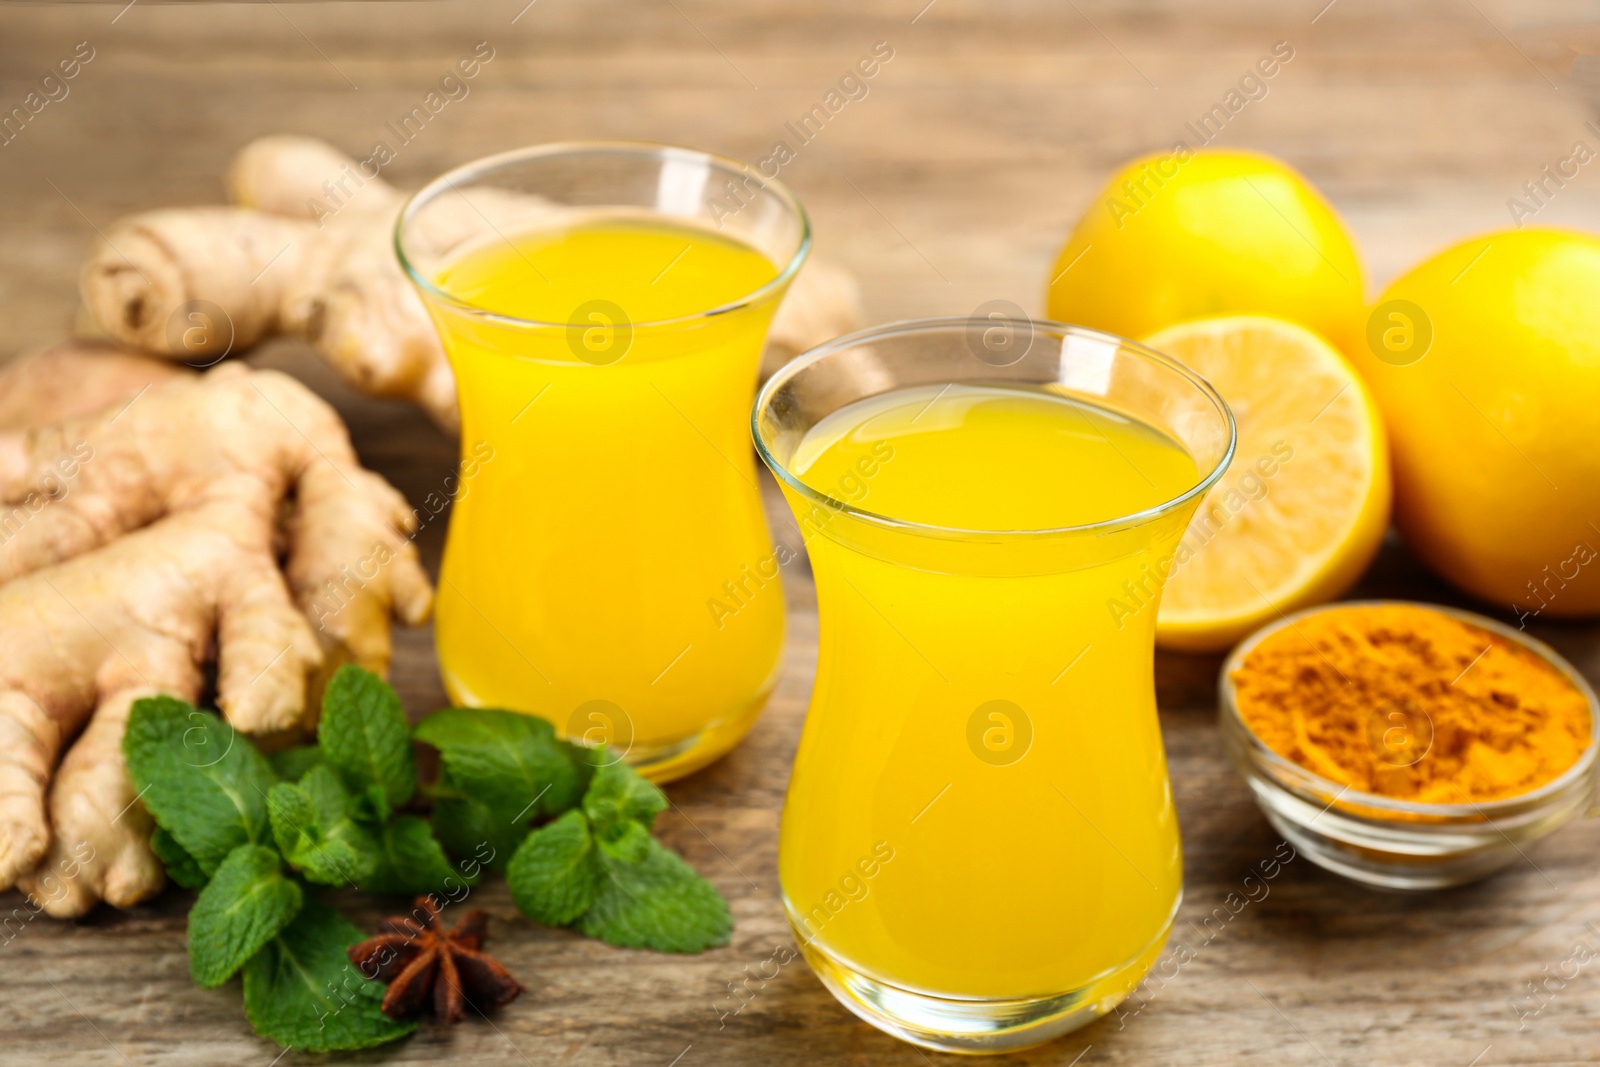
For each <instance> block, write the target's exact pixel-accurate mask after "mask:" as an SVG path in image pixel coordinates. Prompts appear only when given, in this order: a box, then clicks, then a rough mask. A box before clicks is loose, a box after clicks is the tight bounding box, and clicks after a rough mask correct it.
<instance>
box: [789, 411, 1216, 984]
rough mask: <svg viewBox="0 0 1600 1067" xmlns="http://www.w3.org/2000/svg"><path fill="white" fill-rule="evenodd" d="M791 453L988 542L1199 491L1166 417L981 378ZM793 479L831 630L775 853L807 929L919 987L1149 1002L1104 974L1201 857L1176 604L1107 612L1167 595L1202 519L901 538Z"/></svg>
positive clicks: (861, 500) (833, 427) (857, 498)
mask: <svg viewBox="0 0 1600 1067" xmlns="http://www.w3.org/2000/svg"><path fill="white" fill-rule="evenodd" d="M791 467H792V470H793V472H794V473H795V474H796V475H797V476H798V477H799V478H800V480H801V481H803V482H804V483H805V484H806V485H808V486H810V487H812V488H815V489H818V490H820V491H822V492H825V493H828V494H829V495H831V496H833V497H834V498H835V499H844V500H847V501H848V502H850V503H852V504H854V505H855V506H856V507H858V508H861V509H863V510H865V511H868V512H872V513H875V514H877V515H882V516H888V517H891V518H895V519H901V520H906V521H910V522H916V523H923V524H931V525H936V526H943V527H953V528H957V529H965V530H977V531H985V530H989V531H1005V530H1013V531H1014V530H1048V529H1057V528H1060V527H1065V526H1075V525H1082V524H1087V523H1095V522H1101V521H1107V520H1115V519H1118V518H1120V517H1124V516H1129V515H1133V514H1135V513H1138V512H1141V511H1143V510H1145V509H1148V508H1152V507H1155V506H1157V505H1159V504H1162V503H1164V502H1166V501H1169V500H1171V499H1172V498H1174V497H1176V496H1179V495H1181V494H1182V493H1183V492H1184V491H1185V490H1186V489H1188V488H1189V487H1191V486H1193V485H1194V484H1195V482H1196V480H1197V473H1196V466H1195V463H1194V461H1193V459H1192V458H1191V456H1190V455H1189V453H1188V452H1187V451H1186V450H1185V449H1184V448H1182V447H1181V446H1180V445H1179V444H1178V443H1177V442H1175V441H1174V440H1172V439H1171V438H1170V437H1168V436H1166V435H1165V434H1163V433H1161V432H1159V431H1158V430H1156V429H1154V428H1153V427H1151V426H1149V425H1147V424H1145V423H1142V422H1140V421H1137V420H1135V419H1132V418H1129V417H1126V416H1124V415H1122V414H1119V413H1117V412H1115V411H1113V410H1110V409H1108V408H1104V407H1100V406H1097V405H1094V404H1091V403H1087V402H1084V401H1081V400H1077V399H1073V398H1071V397H1069V396H1067V395H1065V394H1064V393H1058V392H1051V391H1047V390H1046V389H1044V388H1036V387H1031V386H999V385H997V386H984V385H970V384H957V385H949V386H943V387H936V386H928V387H916V388H908V389H902V390H897V391H894V392H890V393H887V394H883V395H880V396H877V397H872V398H869V399H866V400H862V401H858V402H856V403H854V404H851V405H849V406H847V407H845V408H843V409H841V410H839V411H837V412H834V413H833V414H831V415H829V416H827V417H826V418H824V419H823V420H822V421H821V422H819V423H818V424H817V425H816V426H815V427H813V428H812V429H811V430H810V431H809V432H808V433H807V435H806V436H805V438H804V439H803V440H802V441H801V442H800V444H799V446H798V448H797V449H796V453H795V455H794V457H793V460H792V464H791ZM788 492H789V496H790V502H791V504H792V505H793V506H794V507H795V510H796V513H797V515H798V516H799V518H800V523H801V528H802V531H803V533H804V534H805V535H806V536H807V538H808V540H807V547H808V551H809V553H810V557H811V560H812V566H813V569H814V571H815V574H816V581H817V597H818V601H819V610H820V613H821V618H822V631H821V647H820V650H819V661H818V665H817V680H816V687H815V690H814V693H813V697H812V703H811V709H810V712H809V714H808V717H807V720H806V727H805V733H804V735H803V739H802V741H801V744H800V749H799V752H798V755H797V757H796V762H795V768H794V775H793V778H792V780H791V783H790V787H789V796H788V801H787V804H786V806H785V809H784V813H783V831H782V844H781V849H780V874H781V878H782V883H783V891H784V896H785V899H786V901H787V904H788V907H789V910H790V915H791V919H792V920H793V922H794V924H795V926H796V929H797V934H798V936H799V937H800V938H801V940H802V941H811V942H813V943H814V945H815V946H816V947H817V948H820V949H822V950H824V951H825V952H826V954H827V955H828V956H830V957H832V959H833V960H834V961H836V962H839V963H842V964H844V965H846V966H848V967H851V968H853V969H855V970H858V971H861V972H864V973H865V974H867V975H869V976H871V977H874V978H876V979H879V980H881V981H886V982H889V983H892V984H895V985H898V986H901V987H904V988H909V989H914V990H920V991H923V992H929V993H936V994H945V995H951V996H958V997H1028V996H1040V995H1055V994H1061V993H1065V992H1070V991H1075V990H1091V991H1092V995H1093V996H1094V998H1095V999H1099V998H1100V997H1103V996H1108V995H1110V996H1114V995H1116V994H1118V993H1122V992H1126V988H1099V989H1097V988H1095V987H1096V984H1097V983H1107V982H1111V981H1112V978H1113V977H1115V978H1116V979H1117V980H1118V981H1120V982H1122V983H1123V985H1124V986H1127V985H1131V984H1132V983H1136V982H1137V981H1138V978H1139V977H1141V976H1142V974H1143V972H1144V970H1146V969H1148V967H1149V966H1150V964H1151V963H1153V962H1154V959H1155V957H1156V955H1157V953H1159V951H1160V948H1161V945H1162V943H1163V941H1164V939H1165V934H1166V931H1167V928H1168V925H1169V922H1170V919H1171V916H1172V914H1173V911H1174V909H1175V907H1176V905H1177V901H1178V898H1179V894H1180V888H1181V880H1182V860H1181V855H1180V850H1179V842H1178V826H1177V820H1176V817H1175V815H1174V812H1173V807H1172V798H1171V791H1170V787H1169V784H1168V779H1167V771H1166V762H1165V756H1164V753H1163V749H1162V744H1161V736H1160V730H1159V726H1158V723H1157V718H1156V709H1155V699H1154V690H1153V680H1152V662H1151V658H1152V642H1153V636H1154V625H1155V615H1156V605H1155V603H1153V602H1152V603H1150V604H1149V606H1148V607H1145V608H1143V609H1142V610H1139V611H1136V612H1133V613H1131V614H1130V613H1128V612H1125V611H1124V612H1120V613H1119V612H1114V611H1113V610H1111V605H1110V603H1109V602H1110V601H1113V600H1119V601H1120V602H1121V603H1123V604H1124V605H1126V604H1127V603H1128V596H1129V594H1128V593H1127V591H1126V589H1125V587H1124V583H1125V582H1131V583H1134V584H1135V585H1143V586H1144V587H1145V588H1146V589H1149V588H1150V587H1151V581H1150V578H1149V574H1150V572H1151V569H1152V567H1153V566H1154V563H1155V561H1156V560H1157V559H1158V558H1159V557H1161V556H1162V555H1164V554H1166V553H1170V552H1171V550H1172V548H1173V546H1174V545H1175V544H1176V542H1177V539H1178V537H1179V536H1180V534H1181V533H1182V529H1183V526H1184V525H1185V524H1186V522H1187V520H1188V514H1189V511H1190V510H1192V508H1188V507H1182V506H1180V507H1176V508H1173V509H1170V510H1168V511H1166V512H1164V513H1162V514H1161V515H1160V516H1159V517H1157V518H1155V519H1152V520H1149V521H1146V522H1143V523H1135V524H1132V525H1131V526H1123V527H1118V528H1117V529H1115V530H1113V531H1111V532H1109V533H1106V532H1081V531H1079V532H1069V533H1064V534H1058V535H1051V536H1041V537H1035V538H1027V539H1021V540H1020V541H1019V540H1012V541H1007V540H1006V539H1003V538H994V537H987V538H986V537H984V536H983V535H982V534H977V535H968V536H965V537H955V538H939V537H931V536H928V535H926V534H924V533H914V532H905V531H897V530H890V529H886V528H885V527H883V526H881V525H877V526H875V525H873V524H871V523H869V522H866V521H863V520H861V519H859V518H856V517H853V516H851V515H850V514H848V513H843V512H838V511H836V510H832V511H830V510H829V509H828V508H826V507H821V508H816V507H813V506H811V505H810V504H809V503H808V502H806V501H804V500H802V498H801V497H800V495H799V494H797V493H794V492H793V491H792V490H788ZM1023 542H1026V543H1023ZM1129 968H1132V971H1133V973H1132V974H1131V977H1130V975H1129V970H1128V969H1129Z"/></svg>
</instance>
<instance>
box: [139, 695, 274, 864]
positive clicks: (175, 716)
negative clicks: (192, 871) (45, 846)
mask: <svg viewBox="0 0 1600 1067" xmlns="http://www.w3.org/2000/svg"><path fill="white" fill-rule="evenodd" d="M122 753H123V760H124V762H126V764H127V767H128V776H129V777H130V778H131V779H132V780H133V783H134V788H135V789H137V790H138V791H139V795H140V797H141V798H142V799H143V801H144V806H145V808H146V809H148V810H149V812H150V815H151V817H152V818H154V819H155V821H156V823H157V824H159V825H160V826H161V827H162V828H163V829H164V830H166V831H167V833H168V834H169V835H171V839H172V841H173V842H175V843H176V844H177V845H178V846H179V847H180V848H181V849H183V851H184V852H186V853H188V854H189V856H190V857H191V858H193V860H194V862H195V865H196V866H197V867H198V868H199V870H200V872H201V873H202V874H204V875H205V876H207V877H210V876H211V875H212V874H213V873H214V872H215V871H216V869H217V867H218V865H220V864H221V863H222V861H223V860H224V859H226V858H227V856H228V854H229V853H230V852H232V851H233V850H234V849H236V848H238V847H239V846H240V845H246V844H253V845H261V844H270V843H271V841H272V831H271V829H270V827H269V825H268V819H267V790H269V789H271V788H272V785H273V783H274V782H276V781H277V777H276V775H274V774H273V773H272V767H271V766H270V765H269V764H268V763H267V761H266V759H265V757H263V756H262V755H261V753H260V752H257V751H256V747H255V746H254V745H252V744H251V743H250V742H249V740H248V739H246V738H245V737H244V736H243V735H242V734H238V733H235V732H234V729H233V727H231V726H229V725H227V724H226V723H224V722H223V721H222V720H221V719H219V718H217V717H216V716H215V715H213V714H211V713H210V712H206V711H199V710H197V709H195V708H193V707H191V706H189V705H188V704H186V703H184V702H183V701H181V700H174V699H173V698H172V697H150V698H146V699H144V700H140V701H137V702H135V704H134V705H133V709H132V711H131V712H130V713H129V715H128V726H127V730H126V731H125V732H124V734H123V738H122Z"/></svg>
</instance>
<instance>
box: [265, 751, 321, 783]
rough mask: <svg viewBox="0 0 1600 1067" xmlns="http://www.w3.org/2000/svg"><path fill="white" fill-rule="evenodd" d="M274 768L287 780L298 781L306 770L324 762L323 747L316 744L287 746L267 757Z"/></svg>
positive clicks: (304, 774)
mask: <svg viewBox="0 0 1600 1067" xmlns="http://www.w3.org/2000/svg"><path fill="white" fill-rule="evenodd" d="M267 762H268V763H270V764H272V769H273V770H274V771H275V772H277V775H278V777H279V778H281V779H282V780H283V781H285V782H298V781H299V780H300V779H302V778H304V777H305V776H306V772H307V771H309V770H310V769H311V768H313V767H315V766H316V765H317V764H319V763H321V762H322V749H320V748H318V747H317V746H316V745H300V746H299V747H297V748H286V749H284V750H283V751H282V752H274V753H273V754H272V755H270V756H268V757H267Z"/></svg>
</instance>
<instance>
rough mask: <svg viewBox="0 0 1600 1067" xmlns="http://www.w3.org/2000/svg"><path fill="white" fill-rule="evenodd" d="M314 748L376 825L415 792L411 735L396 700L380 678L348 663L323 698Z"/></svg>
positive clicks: (415, 778)
mask: <svg viewBox="0 0 1600 1067" xmlns="http://www.w3.org/2000/svg"><path fill="white" fill-rule="evenodd" d="M317 742H318V747H320V748H321V749H322V756H323V759H325V760H326V761H327V762H329V763H331V764H333V766H335V767H337V768H338V769H339V772H340V773H341V774H342V775H344V778H345V781H346V782H347V783H349V785H350V787H351V789H352V790H353V791H355V792H356V793H358V794H360V795H362V796H365V797H367V798H369V802H370V804H371V806H372V807H373V809H374V812H373V813H374V815H375V817H376V819H377V820H378V821H380V822H382V821H384V820H386V819H388V817H389V814H390V813H391V812H393V811H395V810H397V809H399V808H401V807H403V806H404V805H405V804H406V803H407V802H408V801H410V799H411V797H412V796H413V795H414V794H415V793H416V791H417V764H416V760H415V759H414V758H413V757H412V754H411V731H410V729H409V728H408V727H407V725H406V713H405V710H404V709H403V708H402V707H401V706H400V698H399V697H398V696H396V695H395V691H394V690H393V689H391V688H390V687H389V684H388V683H387V682H385V681H384V680H383V679H382V678H379V677H378V676H377V675H376V674H373V673H372V672H371V671H368V670H363V669H362V668H360V667H357V666H356V665H355V664H352V663H347V664H345V665H344V666H343V667H340V668H339V669H338V670H337V671H335V672H334V675H333V678H332V679H331V680H330V681H329V682H328V688H327V691H326V692H324V693H323V695H322V721H321V723H320V724H319V725H318V726H317Z"/></svg>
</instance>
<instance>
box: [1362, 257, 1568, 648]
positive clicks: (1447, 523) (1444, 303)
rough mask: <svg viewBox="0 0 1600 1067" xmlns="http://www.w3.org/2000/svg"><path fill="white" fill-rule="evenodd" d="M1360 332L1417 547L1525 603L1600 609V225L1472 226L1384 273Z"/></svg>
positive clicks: (1508, 600) (1526, 607)
mask: <svg viewBox="0 0 1600 1067" xmlns="http://www.w3.org/2000/svg"><path fill="white" fill-rule="evenodd" d="M1366 335H1367V336H1366V341H1367V343H1366V344H1365V345H1364V346H1363V347H1362V350H1361V351H1360V352H1359V353H1358V354H1357V355H1356V359H1355V362H1356V364H1357V366H1358V368H1359V369H1360V370H1361V372H1362V374H1363V376H1365V378H1366V379H1367V381H1368V383H1370V384H1371V386H1372V390H1373V393H1374V394H1375V395H1376V396H1377V399H1378V406H1379V407H1380V408H1381V409H1382V410H1383V413H1384V420H1385V422H1386V423H1387V424H1388V428H1389V437H1390V441H1391V444H1392V454H1393V462H1394V480H1395V518H1396V522H1397V525H1398V526H1399V527H1400V532H1401V534H1402V535H1404V537H1405V539H1406V541H1407V542H1408V543H1409V544H1410V545H1411V546H1412V548H1413V549H1414V550H1415V552H1416V554H1417V555H1418V556H1419V557H1421V558H1422V560H1423V561H1424V562H1426V563H1427V564H1428V565H1429V566H1431V567H1433V568H1434V569H1435V570H1437V571H1438V572H1439V573H1440V574H1441V575H1443V576H1444V577H1445V578H1446V579H1448V580H1449V581H1451V582H1452V583H1454V584H1455V585H1457V586H1459V587H1461V588H1462V589H1464V590H1466V591H1467V592H1469V593H1472V594H1474V595H1476V596H1479V597H1482V598H1483V599H1484V600H1487V601H1490V602H1493V603H1497V604H1498V605H1500V606H1502V607H1509V608H1512V609H1514V610H1517V611H1518V612H1519V614H1522V615H1524V617H1527V615H1530V614H1548V615H1564V616H1571V615H1592V614H1596V613H1600V448H1597V447H1596V439H1597V437H1600V239H1597V238H1595V237H1594V236H1592V235H1590V234H1583V233H1572V232H1566V231H1560V230H1543V229H1540V230H1535V229H1527V230H1511V231H1507V232H1503V233H1492V234H1487V235H1485V236H1483V237H1478V238H1474V239H1472V240H1470V241H1465V242H1463V243H1461V244H1458V245H1456V246H1455V247H1454V248H1451V249H1448V250H1447V251H1444V252H1441V253H1439V254H1438V255H1436V256H1434V257H1433V258H1432V259H1430V260H1428V261H1427V262H1425V263H1423V264H1422V265H1421V266H1419V267H1416V268H1415V269H1413V270H1412V271H1411V272H1410V273H1409V274H1406V275H1404V276H1403V277H1401V278H1400V279H1399V280H1398V281H1396V282H1395V283H1394V284H1393V285H1391V286H1389V288H1388V289H1387V290H1386V291H1385V292H1384V294H1383V296H1382V297H1381V298H1380V299H1379V301H1378V304H1377V306H1376V307H1375V308H1374V309H1373V311H1372V313H1371V316H1370V317H1369V319H1368V323H1367V330H1366Z"/></svg>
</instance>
